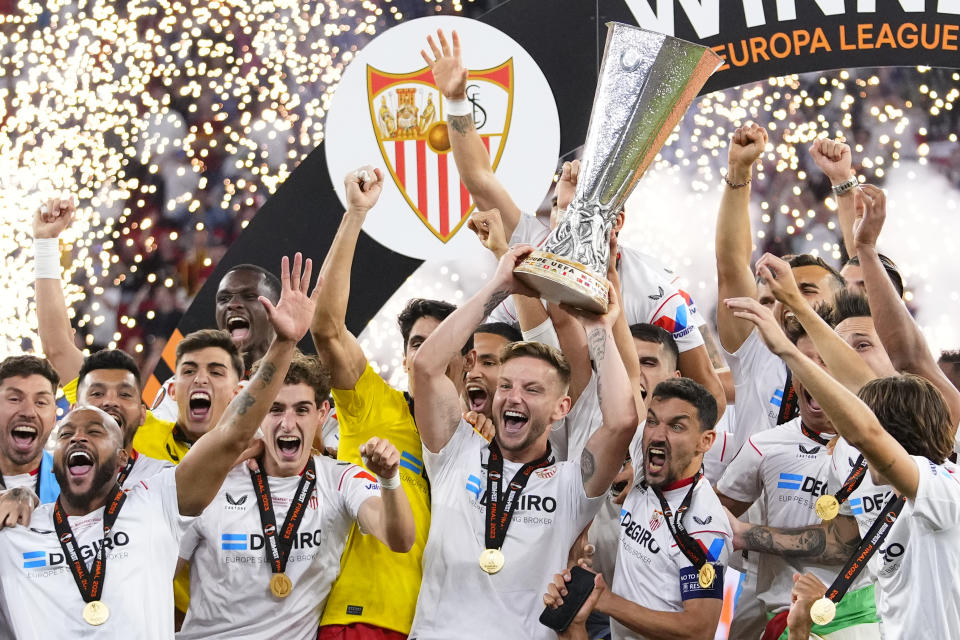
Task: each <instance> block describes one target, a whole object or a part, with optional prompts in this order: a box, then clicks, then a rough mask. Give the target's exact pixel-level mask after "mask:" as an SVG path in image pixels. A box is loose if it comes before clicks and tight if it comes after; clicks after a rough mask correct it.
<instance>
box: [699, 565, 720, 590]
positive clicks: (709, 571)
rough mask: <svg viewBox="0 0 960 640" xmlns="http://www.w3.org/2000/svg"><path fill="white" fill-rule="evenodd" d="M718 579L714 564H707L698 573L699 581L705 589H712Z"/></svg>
mask: <svg viewBox="0 0 960 640" xmlns="http://www.w3.org/2000/svg"><path fill="white" fill-rule="evenodd" d="M716 579H717V570H716V569H714V568H713V563H712V562H707V563H705V564H704V565H703V566H702V567H700V571H698V572H697V581H698V582H699V583H700V586H701V587H702V588H704V589H709V588H710V587H712V586H713V581H714V580H716Z"/></svg>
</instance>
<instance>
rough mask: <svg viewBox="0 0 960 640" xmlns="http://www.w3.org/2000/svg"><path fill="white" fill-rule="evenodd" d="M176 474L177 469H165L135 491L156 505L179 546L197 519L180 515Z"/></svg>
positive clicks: (145, 480)
mask: <svg viewBox="0 0 960 640" xmlns="http://www.w3.org/2000/svg"><path fill="white" fill-rule="evenodd" d="M176 472H177V469H176V467H171V468H169V469H164V470H163V471H161V472H160V473H157V474H155V475H153V476H151V477H150V478H146V479H144V480H141V481H140V482H139V483H138V484H137V486H136V487H135V488H134V489H133V491H136V492H137V493H138V494H139V495H140V496H142V497H143V498H144V499H146V500H147V501H148V502H150V503H152V504H153V505H155V508H156V509H157V510H158V511H159V513H161V514H163V520H164V522H165V523H166V525H167V527H168V529H169V531H170V534H171V535H172V536H173V538H174V539H175V540H176V541H177V543H178V544H179V542H180V541H181V540H182V539H183V536H184V534H185V533H186V530H187V529H188V528H189V527H190V525H191V523H193V521H194V520H196V518H195V517H192V516H183V515H180V503H179V500H178V498H177V476H176Z"/></svg>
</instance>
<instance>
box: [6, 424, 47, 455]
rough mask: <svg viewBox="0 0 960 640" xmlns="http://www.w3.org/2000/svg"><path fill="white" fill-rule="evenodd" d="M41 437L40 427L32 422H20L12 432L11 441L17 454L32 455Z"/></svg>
mask: <svg viewBox="0 0 960 640" xmlns="http://www.w3.org/2000/svg"><path fill="white" fill-rule="evenodd" d="M39 437H40V427H39V426H37V425H36V424H33V423H32V422H20V423H17V424H15V425H13V428H12V429H11V430H10V440H11V444H12V445H13V449H14V451H16V452H17V453H32V452H33V450H34V448H35V447H36V445H37V439H38V438H39Z"/></svg>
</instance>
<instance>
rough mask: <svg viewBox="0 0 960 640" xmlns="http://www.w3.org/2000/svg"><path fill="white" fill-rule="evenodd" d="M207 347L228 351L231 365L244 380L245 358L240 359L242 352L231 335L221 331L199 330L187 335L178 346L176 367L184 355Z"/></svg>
mask: <svg viewBox="0 0 960 640" xmlns="http://www.w3.org/2000/svg"><path fill="white" fill-rule="evenodd" d="M207 347H216V348H218V349H223V350H224V351H226V352H227V354H228V355H229V356H230V364H232V365H233V368H234V370H235V371H236V372H237V377H238V378H240V379H241V380H242V379H243V358H241V357H240V351H239V350H238V349H237V345H235V344H234V343H233V340H232V339H231V338H230V334H229V333H227V332H226V331H221V330H220V329H199V330H197V331H193V332H191V333H188V334H187V335H185V336H184V337H183V340H181V341H180V342H179V343H178V344H177V359H176V361H175V362H174V366H177V365H179V364H180V361H181V360H182V359H183V356H184V354H187V353H193V352H194V351H200V350H201V349H206V348H207Z"/></svg>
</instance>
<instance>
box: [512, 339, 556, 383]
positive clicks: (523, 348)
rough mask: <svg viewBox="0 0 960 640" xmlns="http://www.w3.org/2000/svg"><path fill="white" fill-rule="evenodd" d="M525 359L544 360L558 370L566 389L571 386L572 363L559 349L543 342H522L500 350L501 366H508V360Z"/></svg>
mask: <svg viewBox="0 0 960 640" xmlns="http://www.w3.org/2000/svg"><path fill="white" fill-rule="evenodd" d="M523 357H527V358H536V359H537V360H543V361H544V362H546V363H547V364H549V365H550V366H551V367H553V368H554V369H556V370H557V373H558V374H559V375H560V381H561V383H563V386H564V387H567V385H569V384H570V361H569V360H567V356H565V355H563V353H562V352H561V351H560V350H559V349H557V348H555V347H551V346H550V345H548V344H543V343H542V342H534V341H532V340H520V341H519V342H508V343H507V344H505V345H503V348H502V349H501V350H500V364H501V366H502V365H504V364H506V363H507V361H508V360H513V359H514V358H523Z"/></svg>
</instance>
